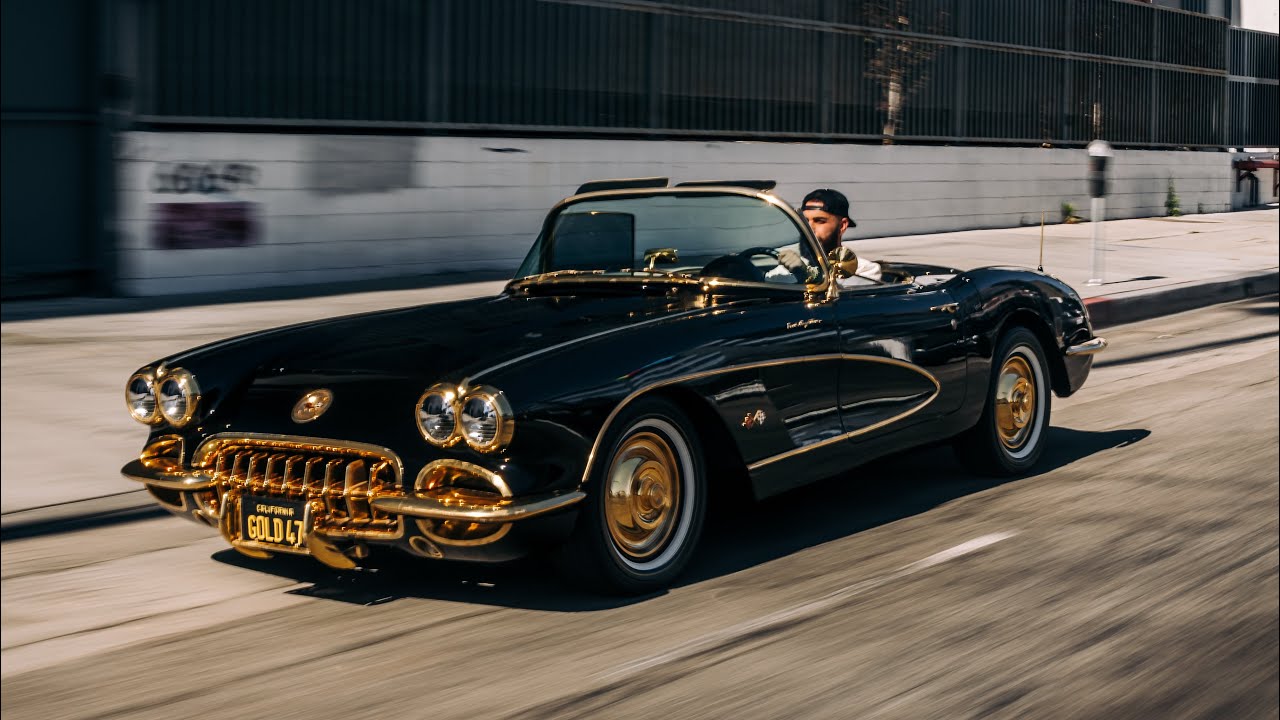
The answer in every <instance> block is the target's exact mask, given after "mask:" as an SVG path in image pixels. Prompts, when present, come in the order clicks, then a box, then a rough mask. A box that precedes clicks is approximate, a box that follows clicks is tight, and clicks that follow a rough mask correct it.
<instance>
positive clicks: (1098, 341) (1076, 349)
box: [1063, 337, 1107, 357]
mask: <svg viewBox="0 0 1280 720" xmlns="http://www.w3.org/2000/svg"><path fill="white" fill-rule="evenodd" d="M1105 349H1107V339H1106V338H1100V337H1096V338H1094V339H1092V340H1089V341H1088V342H1083V343H1080V344H1079V345H1072V346H1071V347H1068V348H1067V349H1066V351H1064V352H1063V354H1064V355H1066V356H1067V357H1075V356H1077V355H1092V354H1094V353H1098V352H1102V351H1103V350H1105Z"/></svg>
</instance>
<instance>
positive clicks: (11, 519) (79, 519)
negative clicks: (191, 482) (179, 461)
mask: <svg viewBox="0 0 1280 720" xmlns="http://www.w3.org/2000/svg"><path fill="white" fill-rule="evenodd" d="M168 514H169V512H168V511H167V510H165V509H164V508H162V507H160V506H159V505H157V504H156V502H155V500H153V499H152V498H151V494H150V493H148V492H147V491H146V490H130V491H128V492H122V493H118V494H116V495H107V496H105V497H96V498H88V499H85V500H73V501H71V502H65V503H59V504H56V505H45V506H42V507H37V508H30V509H28V510H15V511H13V512H7V513H4V515H3V516H0V541H9V540H17V539H19V538H27V537H37V536H40V535H52V534H54V533H63V532H70V531H72V530H83V529H86V528H92V527H102V526H104V525H118V524H120V523H127V522H134V521H136V520H146V519H148V518H153V517H164V516H165V515H168Z"/></svg>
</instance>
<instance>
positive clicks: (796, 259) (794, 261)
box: [778, 248, 809, 275]
mask: <svg viewBox="0 0 1280 720" xmlns="http://www.w3.org/2000/svg"><path fill="white" fill-rule="evenodd" d="M778 262H780V263H782V266H783V267H785V268H786V269H788V270H790V271H791V272H793V273H796V274H797V275H804V274H806V273H808V272H809V263H807V262H805V261H804V258H802V257H800V253H798V252H796V251H795V250H792V249H791V248H786V249H783V250H779V251H778Z"/></svg>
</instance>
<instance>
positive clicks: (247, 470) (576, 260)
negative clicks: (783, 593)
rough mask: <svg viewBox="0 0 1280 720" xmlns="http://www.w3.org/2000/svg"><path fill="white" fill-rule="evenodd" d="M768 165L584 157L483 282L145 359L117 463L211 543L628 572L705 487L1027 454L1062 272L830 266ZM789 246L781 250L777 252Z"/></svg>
mask: <svg viewBox="0 0 1280 720" xmlns="http://www.w3.org/2000/svg"><path fill="white" fill-rule="evenodd" d="M770 188H772V183H769V182H740V183H730V182H723V183H686V184H681V185H676V186H669V185H668V182H667V180H666V179H665V178H645V179H638V180H619V181H598V182H593V183H588V184H587V185H584V186H583V187H581V188H579V192H578V193H577V194H576V195H574V196H572V197H570V198H567V199H565V200H563V201H561V202H560V203H559V204H558V205H556V206H555V207H554V208H553V209H552V210H551V212H550V213H549V214H548V216H547V218H546V220H545V222H544V224H543V226H542V228H541V233H540V234H539V235H538V238H537V240H536V241H535V242H534V244H533V247H532V249H531V250H530V252H529V254H528V257H527V259H526V260H525V261H524V263H523V265H522V266H521V267H520V269H519V270H518V272H517V273H516V276H515V278H514V279H513V280H512V281H511V282H510V283H508V284H507V286H506V287H505V289H504V291H503V292H502V293H501V294H500V295H498V296H497V297H491V298H481V299H473V300H465V301H460V302H449V303H441V304H432V305H423V306H420V307H409V308H403V309H395V310H387V311H382V312H375V313H368V314H363V315H356V316H351V317H342V318H336V319H330V320H324V321H319V322H311V323H304V324H301V325H294V326H290V327H284V328H278V329H273V330H267V331H264V332H258V333H253V334H250V335H245V336H242V337H236V338H232V339H228V340H224V341H221V342H216V343H213V344H210V345H206V346H204V347H200V348H196V349H193V350H190V351H186V352H182V353H179V354H176V355H173V356H171V357H167V358H163V359H161V360H157V361H155V362H153V363H150V364H148V365H146V366H145V367H143V368H141V369H140V370H138V372H137V373H135V374H134V375H133V376H132V377H130V378H129V379H128V381H127V384H126V391H125V397H126V403H127V406H128V410H129V412H130V413H131V415H132V416H133V417H134V419H136V420H138V421H139V422H142V423H144V424H146V425H148V426H149V428H150V434H149V436H148V438H147V441H146V444H145V446H144V448H143V450H142V452H141V455H140V456H139V457H138V458H137V459H136V460H133V461H132V462H129V463H128V464H127V465H125V466H124V468H123V473H124V475H125V476H126V477H128V478H131V479H133V480H137V481H139V482H141V483H144V484H145V485H146V487H147V488H148V489H149V490H150V492H151V493H152V495H153V496H154V497H155V499H156V500H157V501H158V502H159V503H160V504H161V505H162V506H164V507H165V508H167V509H169V510H171V511H173V512H174V513H175V514H178V515H181V516H184V517H187V518H189V519H191V520H194V521H196V522H201V523H206V524H208V525H210V526H213V527H215V528H217V529H218V530H219V531H220V532H221V534H222V536H223V537H224V538H225V539H226V540H227V542H229V543H230V544H231V545H232V546H233V547H234V548H235V549H237V550H238V551H240V552H242V553H244V554H246V555H249V556H252V557H255V558H269V557H271V556H272V555H274V554H277V553H295V554H304V555H310V556H312V557H314V558H315V559H316V560H318V561H320V562H322V563H325V564H327V565H329V566H332V567H336V568H355V567H360V566H362V565H363V564H366V562H367V558H370V556H371V554H376V553H380V552H385V551H387V550H389V549H391V548H395V549H396V550H399V551H403V552H406V553H410V554H412V555H416V556H420V557H424V558H446V559H457V560H470V561H501V560H509V559H514V558H517V557H520V556H523V555H526V554H529V553H531V552H534V551H542V550H545V551H548V552H550V553H552V554H553V555H554V556H555V557H556V559H557V563H558V565H559V566H560V567H561V568H562V569H563V570H564V572H565V573H567V574H568V575H569V576H570V577H571V579H574V580H578V581H581V582H583V583H585V584H587V585H589V586H591V587H594V588H597V589H601V590H604V591H613V592H623V593H637V592H646V591H649V590H652V589H655V588H660V587H662V586H664V585H666V584H669V583H670V582H671V581H672V580H673V578H675V577H676V576H677V574H678V573H679V572H680V571H681V569H682V568H684V567H685V565H686V564H687V563H688V561H689V558H690V556H691V554H692V553H693V551H694V548H695V547H696V545H697V542H698V538H699V535H700V532H701V529H702V524H703V520H704V514H705V510H706V507H707V502H708V496H709V493H714V492H725V491H727V489H728V490H732V489H733V487H732V485H733V484H735V483H736V484H739V486H738V488H739V489H741V488H746V489H749V490H750V491H751V492H752V493H753V494H754V495H755V496H756V497H757V498H763V497H767V496H769V495H773V494H776V493H779V492H782V491H785V490H787V489H789V488H793V487H796V486H798V485H800V484H803V483H808V482H812V481H815V480H818V479H820V478H824V477H829V476H832V475H836V474H839V473H841V472H843V471H845V470H847V469H849V468H852V467H855V466H857V465H859V464H861V463H865V462H867V461H868V460H871V459H873V458H876V457H879V456H882V455H885V454H887V453H892V452H895V451H900V450H903V449H905V448H910V447H913V446H917V445H921V444H925V443H932V442H936V441H939V440H948V439H949V440H950V441H951V442H952V443H953V444H954V446H955V448H956V451H957V455H958V456H959V458H960V459H961V460H962V461H964V462H965V463H966V464H967V465H969V466H970V467H972V468H974V469H976V470H979V471H983V472H988V473H997V474H1018V473H1023V472H1025V471H1027V470H1029V469H1030V468H1031V467H1032V465H1034V464H1035V462H1036V461H1037V459H1038V458H1039V456H1040V455H1041V453H1042V452H1043V450H1044V447H1045V442H1046V437H1047V433H1046V428H1047V427H1048V426H1049V412H1050V400H1051V397H1052V395H1053V394H1057V395H1059V396H1067V395H1070V394H1072V393H1074V392H1076V391H1077V390H1079V389H1080V387H1081V385H1082V384H1083V383H1084V381H1085V379H1086V377H1087V376H1088V374H1089V369H1090V365H1091V363H1092V355H1093V353H1095V352H1097V351H1099V350H1101V349H1102V348H1104V347H1105V346H1106V342H1105V340H1103V339H1102V338H1099V337H1095V336H1094V335H1093V331H1092V328H1091V326H1090V322H1089V317H1088V313H1087V312H1086V309H1085V306H1084V303H1083V302H1082V301H1081V299H1080V297H1079V296H1078V295H1077V294H1076V293H1075V292H1074V291H1073V290H1072V289H1071V288H1070V287H1068V286H1067V285H1066V284H1064V283H1063V282H1061V281H1059V280H1057V279H1056V278H1054V277H1052V276H1050V275H1046V274H1044V273H1041V272H1036V271H1032V270H1026V269H1018V268H1011V267H986V268H980V269H975V270H969V271H965V272H961V271H958V270H954V269H949V268H943V267H933V266H926V265H914V264H896V265H895V264H891V263H884V264H883V274H882V277H881V280H880V281H879V282H870V281H862V282H858V283H851V282H850V281H851V280H855V279H856V278H853V277H850V275H851V268H856V267H857V265H856V260H855V261H854V262H853V263H852V265H851V264H850V258H849V253H848V252H847V251H845V252H843V254H841V253H840V251H838V252H837V258H835V259H832V258H828V257H826V256H824V255H823V253H822V252H821V251H820V246H819V245H818V243H817V241H816V240H815V238H814V236H813V234H812V232H811V231H810V229H809V227H808V225H807V224H806V222H805V220H804V218H802V217H801V216H800V215H798V214H797V212H796V211H795V210H794V209H793V208H791V207H789V206H788V205H787V204H786V203H784V202H782V201H781V200H779V199H778V198H777V197H775V196H774V195H772V194H770V192H769V190H770ZM788 249H790V250H791V251H792V252H796V251H798V252H799V254H800V255H801V256H802V257H803V258H804V259H805V268H804V270H803V271H793V270H787V271H785V272H781V273H779V272H778V268H780V267H783V265H782V264H781V263H780V260H779V258H780V256H781V254H782V253H783V252H784V251H786V250H788Z"/></svg>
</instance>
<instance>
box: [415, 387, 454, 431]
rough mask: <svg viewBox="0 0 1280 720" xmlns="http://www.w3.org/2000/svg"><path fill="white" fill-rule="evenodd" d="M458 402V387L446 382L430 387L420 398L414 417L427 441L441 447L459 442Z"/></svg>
mask: <svg viewBox="0 0 1280 720" xmlns="http://www.w3.org/2000/svg"><path fill="white" fill-rule="evenodd" d="M457 404H458V391H457V389H456V388H454V387H453V386H452V385H448V384H446V383H440V384H439V385H434V386H432V387H430V388H428V389H427V391H426V392H424V393H422V397H420V398H418V408H417V410H416V412H415V413H414V417H416V418H417V421H418V432H420V433H422V437H424V438H426V439H427V442H429V443H431V444H433V445H439V446H440V447H449V446H450V445H453V444H454V443H456V442H458V440H459V439H460V438H459V437H458V432H457V430H458V411H457Z"/></svg>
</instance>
